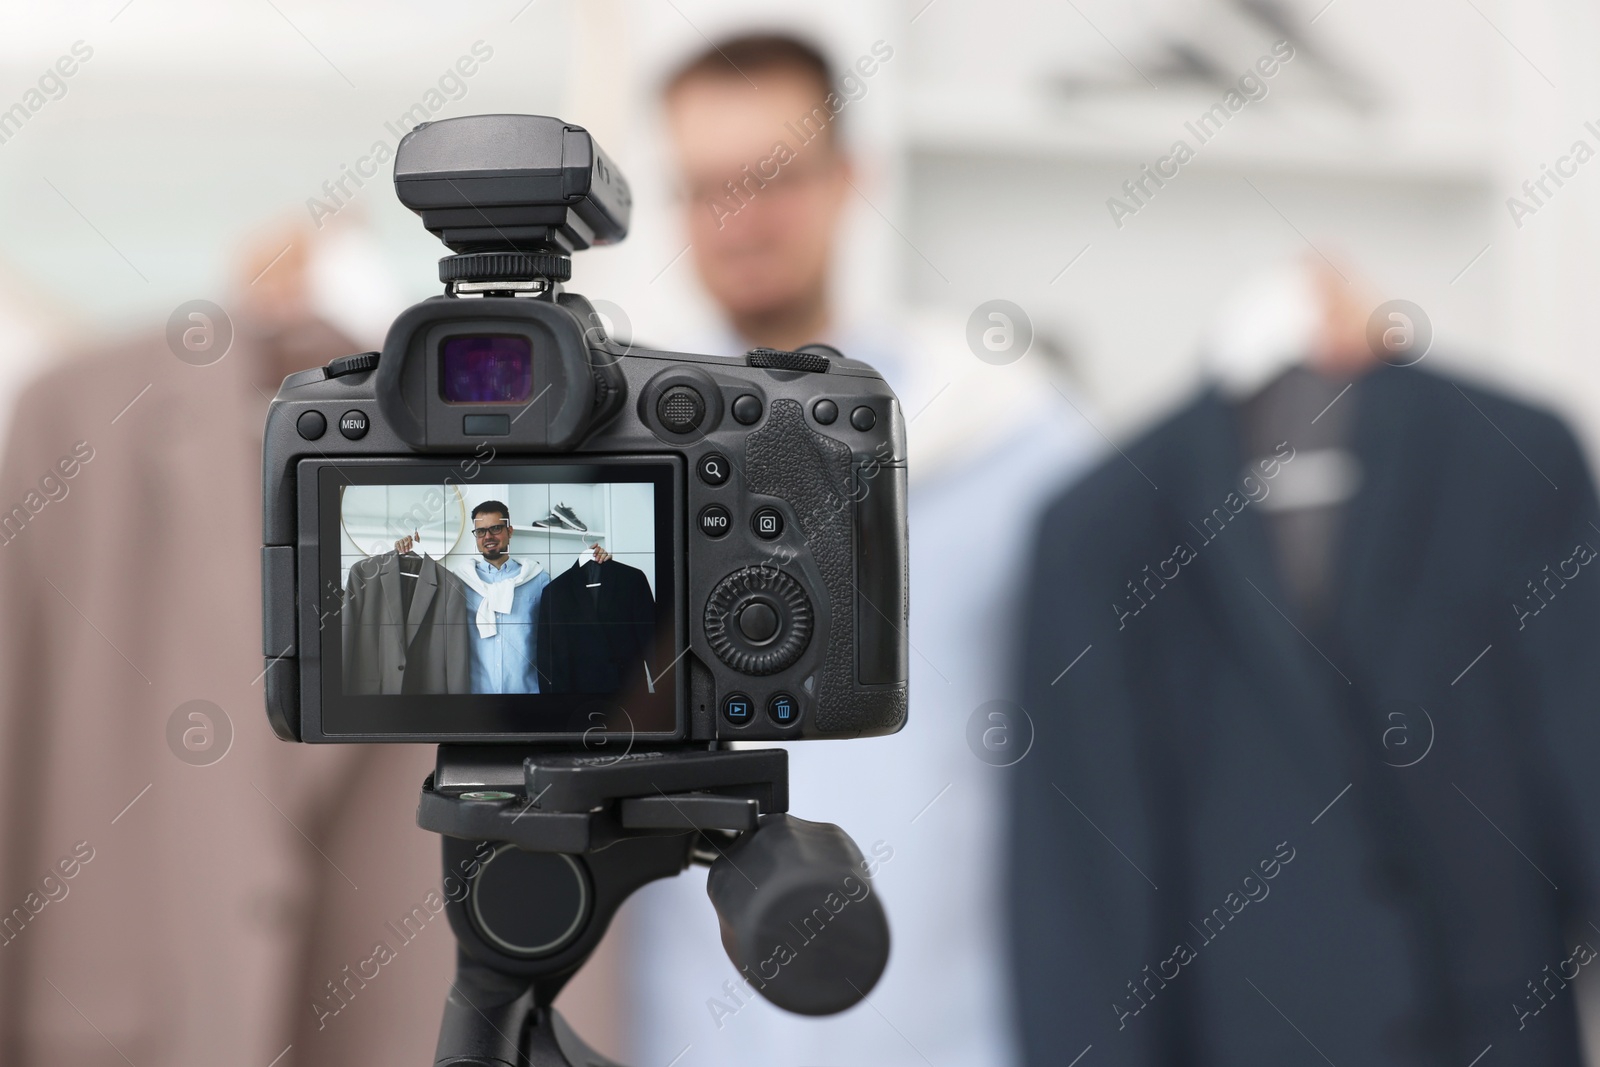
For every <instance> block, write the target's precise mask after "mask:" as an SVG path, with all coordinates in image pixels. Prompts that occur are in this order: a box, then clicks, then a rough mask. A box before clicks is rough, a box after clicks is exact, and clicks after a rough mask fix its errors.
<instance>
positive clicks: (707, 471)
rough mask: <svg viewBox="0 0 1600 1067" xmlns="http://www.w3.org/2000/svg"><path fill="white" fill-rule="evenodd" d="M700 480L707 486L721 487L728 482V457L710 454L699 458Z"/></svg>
mask: <svg viewBox="0 0 1600 1067" xmlns="http://www.w3.org/2000/svg"><path fill="white" fill-rule="evenodd" d="M699 470H700V480H701V481H702V482H705V483H706V484H707V485H721V484H722V483H724V482H726V481H727V480H728V457H727V456H724V455H722V454H721V453H719V452H711V453H708V454H706V455H704V456H701V457H700V464H699Z"/></svg>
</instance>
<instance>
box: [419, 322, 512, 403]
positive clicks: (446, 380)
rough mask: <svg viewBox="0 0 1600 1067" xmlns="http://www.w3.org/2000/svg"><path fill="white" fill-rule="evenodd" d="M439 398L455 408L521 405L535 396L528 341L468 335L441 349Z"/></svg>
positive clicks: (442, 343) (448, 343) (450, 338)
mask: <svg viewBox="0 0 1600 1067" xmlns="http://www.w3.org/2000/svg"><path fill="white" fill-rule="evenodd" d="M439 376H440V379H441V380H440V383H439V386H440V389H439V392H440V395H441V396H443V397H444V399H445V400H446V401H448V402H450V403H452V404H521V403H525V402H526V401H527V399H528V398H529V397H531V396H532V395H533V345H532V343H531V342H530V341H529V340H528V339H527V338H526V337H511V336H505V335H490V336H483V335H477V334H468V335H462V336H457V337H448V338H446V339H445V340H444V341H442V342H441V343H440V345H439Z"/></svg>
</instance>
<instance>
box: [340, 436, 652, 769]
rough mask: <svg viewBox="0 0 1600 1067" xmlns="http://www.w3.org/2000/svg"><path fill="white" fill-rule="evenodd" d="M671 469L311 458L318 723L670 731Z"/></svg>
mask: <svg viewBox="0 0 1600 1067" xmlns="http://www.w3.org/2000/svg"><path fill="white" fill-rule="evenodd" d="M468 468H471V469H473V472H474V476H473V477H471V478H468V477H466V476H465V473H464V471H465V469H468ZM677 477H678V475H677V465H676V462H675V461H670V460H669V461H661V460H653V461H652V460H639V461H610V460H599V459H595V460H586V461H584V462H580V463H572V462H570V461H560V462H551V463H539V462H525V461H518V462H516V463H512V464H507V463H505V462H503V461H501V462H496V463H494V464H492V465H481V464H479V463H478V462H477V461H476V460H472V459H468V460H465V461H463V462H461V463H459V464H449V463H432V462H429V463H425V464H415V465H406V466H398V465H394V464H371V465H368V464H359V465H353V464H339V465H338V466H331V465H330V466H325V467H323V468H321V470H320V472H319V485H318V495H319V505H320V506H319V511H320V516H321V518H320V527H321V529H320V531H319V533H320V536H319V544H320V555H321V561H322V565H321V571H322V586H321V588H322V596H321V600H322V603H323V608H322V610H321V612H320V613H319V614H320V615H321V620H320V627H321V637H322V642H321V643H322V651H323V656H322V690H323V701H322V704H323V731H324V732H325V733H328V734H337V733H357V734H385V733H388V734H393V733H426V734H434V735H443V734H451V735H454V734H495V735H506V736H509V735H519V736H526V735H530V734H536V735H551V734H560V735H587V736H588V737H589V738H590V739H593V738H594V737H596V736H599V735H602V734H603V735H609V736H614V737H615V738H617V744H618V747H619V749H620V748H621V747H622V745H623V742H622V740H621V739H622V738H628V739H633V738H645V739H650V738H656V739H665V738H668V737H671V736H672V735H673V734H674V732H675V731H676V729H677V726H678V699H677V696H678V693H679V691H680V689H681V688H682V687H681V685H680V684H679V679H678V672H676V671H675V669H674V668H675V666H676V663H677V658H678V651H679V649H680V647H681V646H680V635H679V632H678V630H679V627H678V620H679V618H680V617H681V616H682V610H681V605H680V604H679V602H678V601H679V596H678V593H677V589H678V587H679V582H678V580H677V577H676V570H677V559H678V554H679V548H680V546H679V545H678V543H677V541H676V538H675V532H674V531H675V519H674V514H675V509H674V500H675V492H676V490H675V482H676V479H677Z"/></svg>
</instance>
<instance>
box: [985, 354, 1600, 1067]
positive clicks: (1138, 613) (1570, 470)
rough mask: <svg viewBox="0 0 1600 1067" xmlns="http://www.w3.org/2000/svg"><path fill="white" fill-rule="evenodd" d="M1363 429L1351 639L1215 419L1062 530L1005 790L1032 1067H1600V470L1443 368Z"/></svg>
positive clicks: (1106, 485) (1037, 623) (1065, 504)
mask: <svg viewBox="0 0 1600 1067" xmlns="http://www.w3.org/2000/svg"><path fill="white" fill-rule="evenodd" d="M1341 402H1343V403H1350V404H1353V405H1354V406H1355V411H1354V414H1353V420H1354V421H1353V423H1352V427H1351V440H1350V442H1349V446H1350V448H1351V450H1352V451H1353V452H1354V453H1355V455H1356V457H1357V458H1358V460H1359V462H1360V465H1361V468H1362V470H1363V471H1364V481H1363V483H1362V485H1361V488H1360V489H1359V490H1358V492H1357V493H1356V495H1355V497H1354V498H1353V499H1352V500H1351V501H1350V502H1349V504H1348V505H1347V506H1346V507H1345V509H1344V515H1343V523H1344V525H1343V527H1342V530H1341V533H1340V537H1339V541H1338V547H1337V549H1336V553H1335V557H1334V563H1333V572H1332V575H1333V576H1332V589H1333V596H1332V606H1331V609H1330V611H1331V614H1330V617H1329V619H1328V621H1327V622H1326V624H1324V625H1323V626H1321V627H1318V628H1315V629H1312V628H1310V627H1309V626H1308V625H1307V624H1303V623H1302V621H1301V620H1299V619H1297V618H1296V617H1295V613H1294V611H1293V608H1292V606H1291V604H1290V602H1289V599H1288V597H1287V595H1286V594H1285V593H1284V592H1283V589H1282V585H1281V582H1280V579H1279V578H1278V575H1277V568H1276V561H1275V559H1274V558H1273V555H1272V550H1271V548H1270V545H1269V540H1268V537H1267V531H1266V528H1265V526H1264V525H1263V523H1262V520H1261V515H1260V513H1259V512H1260V508H1259V507H1258V506H1256V505H1255V504H1253V503H1252V502H1251V501H1250V496H1249V494H1248V493H1247V492H1246V491H1245V488H1244V486H1243V483H1242V478H1243V475H1244V474H1245V473H1246V463H1247V462H1248V461H1250V460H1251V459H1252V457H1248V456H1245V455H1242V454H1241V451H1240V446H1239V443H1238V442H1239V431H1238V426H1237V421H1236V420H1237V416H1236V411H1235V408H1234V407H1233V406H1232V405H1231V404H1230V403H1229V402H1227V401H1226V400H1225V399H1224V398H1222V397H1221V396H1220V395H1219V394H1218V393H1216V392H1215V391H1207V392H1205V393H1203V394H1202V395H1200V396H1199V397H1198V398H1197V399H1195V400H1194V401H1193V402H1191V403H1189V404H1188V405H1187V406H1186V407H1184V408H1183V409H1182V410H1180V411H1178V412H1177V413H1176V414H1174V415H1172V416H1171V417H1170V418H1167V419H1166V420H1165V421H1163V422H1162V423H1161V424H1160V425H1158V426H1156V427H1155V428H1154V429H1152V430H1151V431H1149V432H1148V433H1146V434H1145V435H1144V436H1143V437H1142V438H1141V439H1139V440H1138V441H1137V442H1135V443H1134V444H1131V445H1129V446H1128V447H1127V448H1126V451H1125V455H1115V456H1111V457H1110V458H1108V459H1107V460H1106V461H1105V463H1104V464H1103V465H1102V466H1101V467H1100V468H1099V469H1098V470H1097V471H1095V472H1094V473H1092V474H1091V475H1089V476H1088V477H1087V478H1085V479H1084V480H1083V481H1081V482H1080V483H1079V484H1078V485H1077V486H1076V487H1075V488H1074V489H1072V490H1071V491H1070V492H1068V493H1067V494H1066V495H1065V496H1064V497H1063V498H1062V499H1061V500H1060V501H1058V502H1057V504H1056V505H1055V506H1054V507H1053V508H1052V509H1051V510H1050V512H1049V513H1048V515H1047V517H1046V519H1045V521H1044V523H1043V525H1042V529H1041V532H1040V534H1039V538H1038V542H1037V546H1036V561H1035V570H1034V574H1035V575H1036V580H1035V581H1034V582H1033V583H1032V595H1031V601H1030V604H1029V606H1028V609H1027V618H1026V630H1025V632H1026V635H1027V637H1026V647H1025V649H1024V650H1023V654H1022V655H1023V661H1024V662H1023V681H1024V686H1023V690H1022V695H1021V700H1022V704H1023V706H1024V708H1025V709H1026V710H1027V712H1028V714H1029V716H1030V717H1031V720H1032V723H1033V725H1034V728H1035V730H1036V737H1035V741H1034V745H1033V748H1032V750H1031V751H1030V752H1029V753H1028V755H1027V756H1026V757H1025V758H1024V759H1023V760H1022V761H1021V762H1020V763H1019V764H1018V765H1017V766H1016V767H1014V768H1012V769H1011V770H1010V771H1009V772H1008V773H1010V774H1011V775H1012V784H1013V820H1012V833H1011V840H1010V861H1009V872H1010V878H1011V883H1012V887H1013V888H1012V899H1013V901H1014V905H1015V906H1014V910H1013V911H1012V913H1011V914H1010V916H1009V917H1008V919H1009V923H1010V926H1011V931H1012V938H1011V944H1012V947H1013V964H1014V975H1015V980H1016V989H1015V993H1016V999H1017V1003H1018V1005H1019V1009H1018V1017H1019V1019H1020V1022H1021V1036H1022V1049H1023V1051H1024V1056H1025V1062H1026V1063H1027V1064H1029V1065H1040V1067H1042V1065H1045V1064H1051V1065H1061V1064H1066V1063H1069V1062H1072V1061H1073V1057H1075V1056H1078V1055H1079V1054H1080V1053H1081V1052H1083V1051H1084V1050H1085V1049H1086V1048H1087V1047H1088V1046H1091V1045H1092V1046H1093V1051H1092V1052H1090V1053H1089V1054H1088V1056H1089V1057H1092V1058H1086V1059H1085V1060H1084V1064H1085V1067H1089V1065H1091V1064H1092V1065H1093V1067H1109V1065H1130V1067H1131V1065H1138V1067H1155V1065H1158V1064H1159V1065H1175V1064H1182V1065H1197V1067H1199V1065H1203V1067H1245V1065H1252V1064H1261V1065H1268V1064H1270V1065H1274V1067H1277V1065H1282V1064H1290V1063H1297V1064H1301V1063H1304V1064H1309V1063H1322V1062H1325V1061H1326V1062H1332V1063H1334V1064H1338V1065H1340V1067H1347V1065H1360V1067H1374V1065H1382V1064H1396V1065H1398V1064H1440V1065H1444V1064H1452V1065H1455V1067H1467V1065H1468V1064H1469V1063H1471V1062H1473V1060H1474V1057H1477V1056H1479V1055H1480V1054H1482V1053H1483V1052H1484V1050H1485V1049H1486V1047H1488V1046H1490V1045H1493V1052H1491V1053H1490V1054H1489V1055H1490V1056H1492V1057H1493V1059H1492V1061H1491V1060H1488V1059H1485V1060H1484V1061H1483V1062H1484V1064H1485V1065H1487V1064H1489V1063H1491V1062H1493V1063H1517V1064H1524V1065H1525V1064H1541V1065H1544V1064H1551V1065H1553V1064H1560V1065H1564V1067H1565V1065H1572V1067H1577V1065H1578V1064H1580V1063H1581V1062H1582V1058H1581V1054H1580V1052H1579V1041H1578V1033H1577V1028H1576V1019H1575V1011H1574V996H1573V989H1572V988H1571V987H1570V981H1571V978H1572V977H1573V976H1575V975H1576V974H1577V973H1578V971H1579V970H1581V969H1584V967H1585V965H1586V964H1587V963H1588V962H1589V959H1591V958H1593V957H1594V948H1596V947H1600V907H1597V906H1596V904H1595V902H1594V897H1593V896H1592V895H1591V892H1590V891H1591V888H1592V887H1593V886H1594V885H1596V884H1597V880H1596V877H1595V874H1596V872H1595V865H1596V861H1597V858H1600V786H1597V783H1600V773H1597V767H1596V765H1597V763H1600V714H1597V711H1600V560H1596V559H1595V553H1594V550H1593V549H1592V548H1590V547H1588V546H1600V514H1597V506H1596V500H1595V495H1594V489H1593V486H1592V484H1591V480H1590V475H1589V472H1588V469H1587V467H1586V465H1585V463H1584V461H1583V458H1582V456H1581V454H1580V451H1579V448H1578V446H1577V443H1576V441H1575V440H1574V439H1573V437H1572V434H1571V433H1570V432H1569V431H1568V430H1567V428H1566V427H1565V426H1564V425H1563V424H1562V423H1561V422H1560V421H1558V420H1557V419H1556V418H1554V417H1553V416H1551V415H1549V414H1547V413H1545V412H1542V411H1539V410H1536V409H1534V408H1532V407H1529V406H1527V405H1525V404H1522V403H1519V402H1516V401H1513V400H1510V399H1507V398H1505V397H1503V396H1500V395H1498V394H1496V393H1493V392H1491V391H1488V390H1485V389H1480V388H1476V387H1472V386H1469V385H1465V384H1458V383H1457V382H1455V381H1453V380H1451V379H1450V378H1447V377H1444V376H1441V375H1437V374H1434V373H1431V372H1429V371H1425V370H1421V369H1415V368H1411V369H1399V368H1393V367H1380V368H1378V369H1376V370H1374V371H1372V372H1371V373H1369V374H1367V375H1365V376H1364V377H1363V378H1361V379H1359V380H1358V381H1357V382H1356V383H1355V385H1354V387H1353V388H1352V389H1351V391H1350V394H1349V395H1348V396H1345V397H1344V398H1343V399H1342V401H1341ZM1314 415H1316V412H1307V415H1306V418H1307V420H1308V421H1309V420H1310V419H1311V418H1312V417H1313V416H1314ZM1289 446H1290V447H1291V448H1292V446H1293V442H1292V441H1290V442H1289ZM1290 462H1291V463H1292V460H1291V461H1290ZM1255 473H1256V477H1257V478H1258V480H1259V478H1260V477H1261V472H1260V470H1259V469H1257V470H1256V472H1255ZM1207 520H1209V521H1207ZM1585 946H1587V947H1585ZM1585 957H1588V958H1585Z"/></svg>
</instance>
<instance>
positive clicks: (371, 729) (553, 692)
mask: <svg viewBox="0 0 1600 1067" xmlns="http://www.w3.org/2000/svg"><path fill="white" fill-rule="evenodd" d="M395 185H396V189H397V191H398V194H399V196H400V199H401V201H402V202H403V203H405V204H406V206H407V207H409V208H411V209H412V210H413V211H415V212H417V213H418V214H419V215H420V216H421V217H422V220H423V223H424V225H426V226H427V228H428V229H429V231H430V232H432V233H434V234H435V235H436V236H438V237H439V238H440V239H441V240H442V241H443V242H444V243H445V245H447V246H448V247H449V248H450V249H451V250H452V251H453V252H454V253H455V254H454V255H451V256H447V257H445V258H444V259H443V260H441V261H440V279H441V281H443V282H445V283H446V287H447V289H446V295H444V296H440V297H435V298H432V299H429V300H425V301H423V302H422V303H420V304H417V305H415V306H413V307H411V308H409V309H408V310H406V311H405V312H404V313H402V314H401V315H400V317H399V318H398V319H397V320H396V321H395V323H394V324H393V326H392V327H391V328H390V330H389V333H388V336H387V339H386V340H385V342H384V346H383V350H382V352H381V353H375V352H368V353H360V354H356V355H351V356H345V357H342V358H339V359H335V360H333V361H332V362H330V363H329V364H328V365H327V366H325V367H319V368H316V369H313V370H307V371H302V372H299V373H296V374H293V375H290V376H289V377H288V378H287V379H285V381H284V383H283V385H282V388H281V389H280V390H279V392H278V395H277V397H276V398H275V399H274V400H273V402H272V406H271V410H270V412H269V414H268V416H267V424H266V431H265V441H264V476H263V493H264V501H263V503H264V512H265V518H264V530H263V536H262V540H263V545H264V547H263V549H262V584H263V594H264V627H263V628H264V647H263V652H264V654H265V656H266V671H265V675H264V683H265V691H266V702H267V710H268V715H269V718H270V720H271V722H272V725H273V728H274V729H275V730H276V732H277V733H278V735H279V736H280V737H282V738H284V739H286V740H293V741H307V742H376V741H393V742H428V743H439V744H448V745H460V744H483V743H496V744H500V745H518V746H524V745H543V744H547V743H548V744H550V745H551V746H565V747H566V748H567V749H568V750H571V749H574V748H577V747H578V746H586V747H588V748H590V749H591V750H592V749H594V748H595V747H596V746H597V745H599V744H605V743H606V742H607V740H611V741H615V740H617V739H622V738H625V739H626V747H627V748H628V749H629V750H632V748H633V746H634V745H635V744H636V743H637V745H639V746H640V747H641V750H644V749H649V748H659V747H664V746H672V747H690V743H695V745H696V746H697V747H700V748H705V747H708V744H709V747H711V748H718V747H721V746H719V745H718V744H717V743H718V742H724V741H732V740H798V739H811V738H829V737H835V738H844V737H859V736H868V735H876V734H886V733H892V732H894V731H896V730H898V729H900V728H901V726H903V725H904V723H905V719H906V706H907V705H906V701H907V691H906V685H907V674H908V670H907V668H908V662H907V658H908V657H907V647H908V646H907V638H906V616H907V541H906V537H907V535H906V466H905V456H906V447H905V425H904V419H903V416H902V414H901V411H900V406H899V404H898V402H897V400H896V398H895V396H894V393H893V392H892V391H891V390H890V389H889V387H888V386H887V385H886V384H885V382H884V381H883V379H882V377H881V376H879V375H878V373H877V372H875V371H874V370H873V369H872V368H871V367H870V366H868V365H866V364H865V363H861V362H858V361H855V360H851V359H847V358H844V357H843V356H841V355H840V354H839V353H838V352H836V351H834V350H832V349H829V348H826V347H824V346H810V347H807V348H805V349H802V350H801V351H798V352H783V351H774V350H765V349H757V350H753V351H751V352H749V353H748V354H747V355H745V356H744V357H742V358H735V359H727V358H716V357H712V356H704V355H691V354H684V353H675V352H660V351H651V350H648V349H643V348H638V347H634V346H632V345H630V344H624V343H620V342H619V341H617V340H616V339H614V338H613V337H611V336H609V334H608V332H607V330H606V328H605V325H604V323H603V322H602V320H601V318H600V316H599V315H597V313H596V312H595V309H594V307H593V306H592V305H591V304H590V303H589V301H588V300H586V299H585V298H584V297H582V296H579V295H577V294H574V293H569V292H565V291H564V290H563V287H562V283H563V282H564V281H566V280H567V279H568V278H569V277H570V273H571V260H570V258H569V256H570V254H571V253H572V252H576V251H581V250H582V249H584V248H587V247H589V246H591V245H597V244H608V243H613V242H616V241H619V240H621V239H622V238H623V237H624V236H625V235H626V231H627V225H628V217H629V210H630V204H631V198H630V194H629V191H628V186H627V183H626V181H625V180H624V178H623V177H622V175H621V173H620V172H619V171H617V169H616V168H615V167H614V166H613V165H612V163H611V161H610V160H609V159H607V157H606V156H605V155H604V154H603V153H602V152H601V151H600V149H599V147H598V146H597V145H596V144H595V143H594V141H593V139H592V138H591V137H590V135H589V134H588V133H587V131H585V130H583V129H581V128H579V127H577V126H573V125H571V124H568V123H565V122H562V121H561V120H559V119H556V118H549V117H540V116H524V115H482V116H470V117H463V118H455V119H446V120H442V121H438V122H433V123H427V124H424V125H422V126H419V127H417V128H416V129H415V130H414V131H413V132H411V133H410V134H409V135H407V136H406V137H405V139H403V140H402V141H401V143H400V146H399V148H398V151H397V154H396V158H395ZM485 528H488V529H487V530H486V529H485ZM407 539H409V541H408V540H407ZM407 545H409V546H410V548H411V550H410V551H405V550H404V549H405V548H406V547H407ZM597 545H598V546H599V548H600V549H602V550H603V551H596V550H595V549H596V546H597ZM491 548H496V549H497V550H498V553H499V558H498V559H496V558H492V557H493V556H494V553H492V552H491V551H490V549H491ZM513 565H514V569H515V577H513V578H505V577H504V575H505V574H507V573H510V572H509V571H507V570H506V569H505V568H508V567H512V566H513ZM497 578H498V579H499V580H496V579H497ZM504 586H510V588H509V589H507V588H503V587H504ZM524 587H531V588H524ZM535 601H536V602H535ZM622 747H624V746H623V745H620V744H618V745H615V747H612V748H610V749H609V751H610V752H616V751H617V750H618V749H620V748H622Z"/></svg>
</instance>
